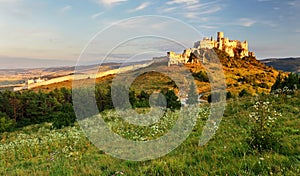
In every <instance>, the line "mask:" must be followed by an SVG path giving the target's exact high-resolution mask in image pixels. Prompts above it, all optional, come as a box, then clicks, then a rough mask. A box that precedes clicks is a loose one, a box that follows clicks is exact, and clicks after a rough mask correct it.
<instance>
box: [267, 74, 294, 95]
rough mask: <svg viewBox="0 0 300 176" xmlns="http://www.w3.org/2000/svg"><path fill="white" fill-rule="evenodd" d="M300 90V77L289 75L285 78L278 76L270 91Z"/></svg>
mask: <svg viewBox="0 0 300 176" xmlns="http://www.w3.org/2000/svg"><path fill="white" fill-rule="evenodd" d="M299 88H300V77H299V75H298V74H297V73H290V74H289V75H288V76H287V77H284V76H282V75H281V74H279V75H278V76H277V78H276V82H275V83H274V85H273V86H272V88H271V91H272V92H274V91H278V90H296V89H299Z"/></svg>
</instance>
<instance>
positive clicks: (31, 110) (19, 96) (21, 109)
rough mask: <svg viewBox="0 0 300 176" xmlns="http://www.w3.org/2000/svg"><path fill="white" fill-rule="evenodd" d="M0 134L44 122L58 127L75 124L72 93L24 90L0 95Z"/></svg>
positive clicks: (66, 91) (67, 91) (59, 90)
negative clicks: (0, 132)
mask: <svg viewBox="0 0 300 176" xmlns="http://www.w3.org/2000/svg"><path fill="white" fill-rule="evenodd" d="M0 105H1V106H0V126H1V127H2V129H0V131H6V130H10V129H13V128H18V127H23V126H26V125H31V124H38V123H43V122H53V126H54V127H56V128H61V127H62V126H68V125H71V124H72V123H74V122H75V119H76V117H75V113H74V111H73V106H72V94H71V90H69V89H66V88H61V89H55V90H53V91H51V92H49V93H44V92H41V91H40V92H34V91H23V92H12V91H4V92H0Z"/></svg>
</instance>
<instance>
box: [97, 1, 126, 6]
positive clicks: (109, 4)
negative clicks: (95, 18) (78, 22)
mask: <svg viewBox="0 0 300 176" xmlns="http://www.w3.org/2000/svg"><path fill="white" fill-rule="evenodd" d="M94 1H96V2H97V3H98V4H103V5H105V6H112V5H115V4H119V3H122V2H126V1H127V0H94Z"/></svg>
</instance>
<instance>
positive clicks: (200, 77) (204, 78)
mask: <svg viewBox="0 0 300 176" xmlns="http://www.w3.org/2000/svg"><path fill="white" fill-rule="evenodd" d="M192 75H193V77H194V78H195V79H196V80H198V81H201V82H209V78H208V75H207V73H206V72H205V71H200V72H198V73H192Z"/></svg>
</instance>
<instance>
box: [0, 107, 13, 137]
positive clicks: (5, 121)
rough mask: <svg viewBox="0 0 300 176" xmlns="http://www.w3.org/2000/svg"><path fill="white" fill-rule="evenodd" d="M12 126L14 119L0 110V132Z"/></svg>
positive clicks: (11, 128)
mask: <svg viewBox="0 0 300 176" xmlns="http://www.w3.org/2000/svg"><path fill="white" fill-rule="evenodd" d="M14 127H15V122H14V120H12V119H10V118H9V117H8V116H7V115H6V114H5V113H2V112H0V133H1V132H5V131H11V130H13V128H14Z"/></svg>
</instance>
